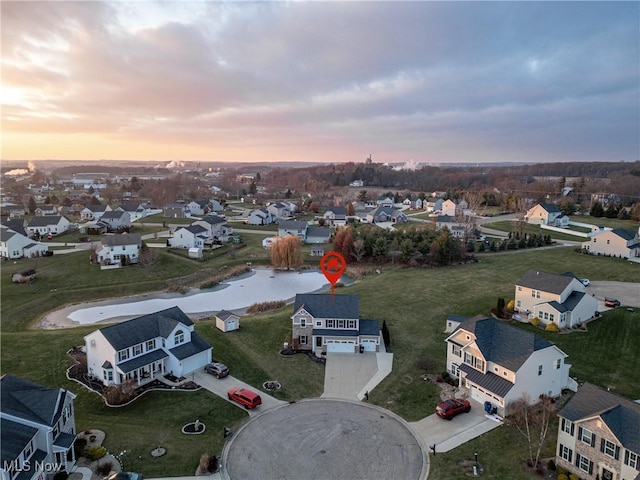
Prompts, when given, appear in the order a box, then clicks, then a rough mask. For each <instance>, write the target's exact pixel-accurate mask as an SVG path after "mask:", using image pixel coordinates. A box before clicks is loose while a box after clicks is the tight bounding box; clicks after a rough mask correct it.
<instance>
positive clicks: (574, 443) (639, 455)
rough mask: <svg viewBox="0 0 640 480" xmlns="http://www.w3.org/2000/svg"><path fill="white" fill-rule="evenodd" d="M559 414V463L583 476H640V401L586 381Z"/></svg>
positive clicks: (628, 479) (623, 479)
mask: <svg viewBox="0 0 640 480" xmlns="http://www.w3.org/2000/svg"><path fill="white" fill-rule="evenodd" d="M558 416H559V417H560V422H559V424H558V440H557V450H556V465H558V467H562V468H564V469H566V470H567V471H568V472H569V473H574V474H576V475H577V476H579V477H580V478H587V479H600V480H634V479H635V480H638V479H640V404H638V403H636V402H633V401H631V400H629V399H627V398H624V397H621V396H619V395H616V394H614V393H611V392H608V391H606V390H604V389H602V388H600V387H597V386H595V385H592V384H590V383H585V384H584V385H582V386H581V387H580V388H579V389H578V392H577V393H576V394H575V395H574V396H573V397H572V398H571V399H570V400H569V401H568V402H567V403H566V404H565V406H564V408H563V409H562V410H560V413H559V414H558Z"/></svg>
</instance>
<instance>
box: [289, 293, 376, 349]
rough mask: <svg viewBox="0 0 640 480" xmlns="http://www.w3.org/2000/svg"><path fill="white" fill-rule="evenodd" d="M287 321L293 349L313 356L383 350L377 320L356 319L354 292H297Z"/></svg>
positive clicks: (356, 307)
mask: <svg viewBox="0 0 640 480" xmlns="http://www.w3.org/2000/svg"><path fill="white" fill-rule="evenodd" d="M291 322H292V325H293V330H292V332H293V333H292V340H293V343H292V344H293V347H294V348H295V349H297V350H307V351H311V352H313V353H315V354H316V355H317V356H320V355H324V354H326V353H356V352H359V351H364V352H379V351H384V347H381V341H382V340H381V334H380V328H379V323H378V320H365V319H360V304H359V299H358V297H357V296H356V295H327V294H298V295H296V299H295V302H294V306H293V315H292V316H291Z"/></svg>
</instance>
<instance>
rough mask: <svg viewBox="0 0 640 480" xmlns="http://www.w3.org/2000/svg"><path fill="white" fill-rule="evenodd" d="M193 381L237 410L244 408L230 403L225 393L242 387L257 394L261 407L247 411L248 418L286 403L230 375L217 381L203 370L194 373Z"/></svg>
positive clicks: (235, 403)
mask: <svg viewBox="0 0 640 480" xmlns="http://www.w3.org/2000/svg"><path fill="white" fill-rule="evenodd" d="M193 381H194V382H196V383H197V384H198V385H201V386H202V388H206V389H207V390H209V391H210V392H212V393H214V394H216V395H218V396H219V397H221V398H224V399H225V400H226V401H227V402H230V403H232V404H233V405H235V406H237V407H238V408H244V407H243V406H242V405H240V404H239V403H237V402H232V401H231V400H229V398H228V397H227V391H229V390H230V389H231V388H233V387H244V388H248V389H249V390H252V391H254V392H256V393H259V394H260V397H261V398H262V405H260V406H259V407H257V408H255V409H254V410H247V412H248V413H249V416H250V417H254V416H256V415H259V414H260V413H262V412H264V411H265V410H269V409H271V408H275V407H278V406H280V405H284V404H286V403H287V402H283V401H282V400H278V399H276V398H273V397H272V396H271V395H268V394H266V393H264V392H263V391H261V390H258V389H257V388H255V387H252V386H251V385H249V384H247V383H244V382H243V381H241V380H238V379H237V378H234V377H233V376H231V375H229V376H228V377H224V378H220V379H218V378H216V377H215V376H213V375H210V374H208V373H205V372H204V370H199V371H197V372H194V374H193Z"/></svg>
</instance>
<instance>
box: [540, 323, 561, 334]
mask: <svg viewBox="0 0 640 480" xmlns="http://www.w3.org/2000/svg"><path fill="white" fill-rule="evenodd" d="M544 329H545V330H546V331H547V332H554V333H555V332H558V331H560V328H559V327H558V325H557V324H556V323H554V322H550V323H547V326H546V327H544Z"/></svg>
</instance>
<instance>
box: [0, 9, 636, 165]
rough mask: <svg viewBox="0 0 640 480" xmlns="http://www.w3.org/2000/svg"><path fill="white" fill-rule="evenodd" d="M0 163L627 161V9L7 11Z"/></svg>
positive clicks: (630, 79) (631, 80)
mask: <svg viewBox="0 0 640 480" xmlns="http://www.w3.org/2000/svg"><path fill="white" fill-rule="evenodd" d="M0 5H1V7H0V8H1V14H2V16H1V22H2V25H1V27H2V159H4V160H39V159H74V160H75V159H114V160H117V159H130V160H156V161H169V160H197V161H314V162H345V161H353V162H362V161H364V160H365V159H366V158H367V157H368V156H369V155H372V156H373V159H374V161H376V162H425V163H441V162H489V161H491V162H507V161H519V162H570V161H634V160H638V159H640V3H639V2H632V1H630V2H566V3H564V2H556V1H550V2H513V3H512V2H472V3H467V2H365V1H351V2H329V1H327V2H178V1H174V2H171V1H169V2H146V1H136V2H120V1H118V2H116V1H111V2H98V1H76V2H60V1H46V2H34V1H16V2H13V1H5V0H3V1H2V2H1V4H0Z"/></svg>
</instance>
